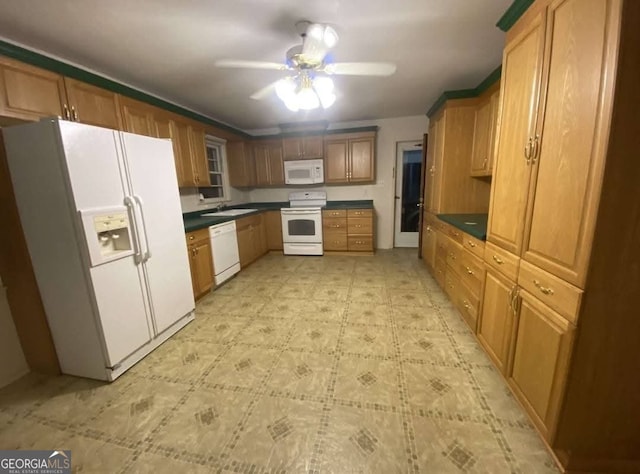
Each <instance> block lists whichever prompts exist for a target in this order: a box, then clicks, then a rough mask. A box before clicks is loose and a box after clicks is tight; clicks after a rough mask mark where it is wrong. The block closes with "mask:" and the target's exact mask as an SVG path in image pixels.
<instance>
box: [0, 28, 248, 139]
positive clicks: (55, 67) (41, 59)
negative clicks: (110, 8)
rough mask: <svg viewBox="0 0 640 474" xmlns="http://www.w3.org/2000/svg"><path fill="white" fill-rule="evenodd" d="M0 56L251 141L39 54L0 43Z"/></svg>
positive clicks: (242, 134) (193, 114)
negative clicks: (144, 103)
mask: <svg viewBox="0 0 640 474" xmlns="http://www.w3.org/2000/svg"><path fill="white" fill-rule="evenodd" d="M0 54H2V55H3V56H7V57H10V58H13V59H17V60H18V61H22V62H24V63H27V64H31V65H32V66H37V67H40V68H42V69H46V70H48V71H52V72H56V73H58V74H62V75H63V76H67V77H71V78H73V79H77V80H79V81H83V82H86V83H88V84H92V85H94V86H97V87H101V88H103V89H106V90H109V91H111V92H115V93H117V94H122V95H125V96H127V97H130V98H132V99H136V100H140V101H142V102H146V103H147V104H150V105H154V106H156V107H159V108H161V109H164V110H168V111H169V112H174V113H177V114H179V115H182V116H184V117H188V118H190V119H193V120H197V121H199V122H202V123H205V124H207V125H211V126H213V127H216V128H219V129H221V130H225V131H227V132H231V133H234V134H236V135H238V136H240V137H244V138H250V137H251V135H249V134H248V133H246V132H244V131H242V130H239V129H237V128H234V127H232V126H230V125H227V124H224V123H220V122H218V121H216V120H213V119H210V118H209V117H205V116H204V115H200V114H198V113H196V112H192V111H191V110H188V109H184V108H182V107H180V106H178V105H175V104H172V103H170V102H166V101H164V100H162V99H159V98H157V97H154V96H152V95H149V94H146V93H144V92H141V91H139V90H136V89H133V88H131V87H128V86H125V85H124V84H120V83H118V82H115V81H112V80H111V79H107V78H105V77H102V76H99V75H97V74H94V73H92V72H89V71H85V70H84V69H80V68H78V67H76V66H72V65H70V64H66V63H63V62H62V61H58V60H57V59H53V58H49V57H47V56H44V55H42V54H40V53H36V52H35V51H31V50H28V49H25V48H22V47H20V46H17V45H15V44H11V43H7V42H6V41H2V40H0Z"/></svg>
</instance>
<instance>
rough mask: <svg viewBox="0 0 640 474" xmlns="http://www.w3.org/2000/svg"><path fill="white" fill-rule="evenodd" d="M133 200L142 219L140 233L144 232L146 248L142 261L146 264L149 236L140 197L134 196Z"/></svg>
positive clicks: (148, 252) (149, 251)
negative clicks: (138, 208)
mask: <svg viewBox="0 0 640 474" xmlns="http://www.w3.org/2000/svg"><path fill="white" fill-rule="evenodd" d="M133 199H135V201H136V202H137V203H138V206H139V207H140V217H142V231H143V232H144V242H145V247H146V250H145V252H144V257H143V260H142V261H143V262H146V261H147V260H149V259H150V258H151V249H150V248H149V234H148V233H147V223H146V221H145V219H144V207H143V204H142V199H141V198H140V196H138V195H137V194H134V195H133Z"/></svg>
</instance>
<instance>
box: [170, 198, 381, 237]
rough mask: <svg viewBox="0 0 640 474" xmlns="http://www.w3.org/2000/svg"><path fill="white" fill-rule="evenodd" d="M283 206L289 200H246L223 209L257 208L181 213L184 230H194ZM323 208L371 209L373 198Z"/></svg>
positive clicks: (328, 202) (333, 204) (330, 202)
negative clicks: (231, 212)
mask: <svg viewBox="0 0 640 474" xmlns="http://www.w3.org/2000/svg"><path fill="white" fill-rule="evenodd" d="M283 207H289V201H284V202H248V203H246V204H236V205H233V206H229V207H225V209H257V210H256V211H255V212H248V213H246V214H242V215H240V216H221V217H214V216H207V217H201V214H208V213H210V212H214V210H213V209H203V210H201V211H193V212H186V213H184V214H182V220H183V222H184V231H185V232H193V231H194V230H198V229H204V228H205V227H209V226H212V225H216V224H222V223H224V222H230V221H235V220H236V219H240V218H242V217H246V216H252V215H254V214H258V213H260V212H263V211H278V210H280V209H282V208H283ZM324 209H373V200H362V201H327V205H326V206H325V207H324Z"/></svg>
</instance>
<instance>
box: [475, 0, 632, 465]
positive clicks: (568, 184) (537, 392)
mask: <svg viewBox="0 0 640 474" xmlns="http://www.w3.org/2000/svg"><path fill="white" fill-rule="evenodd" d="M639 24H640V2H637V1H635V0H537V1H535V2H534V3H533V4H532V5H531V6H530V7H529V9H528V10H527V11H526V12H525V13H524V15H523V16H522V17H521V18H520V19H519V20H518V22H517V23H515V25H514V26H513V28H511V30H510V31H509V32H508V33H507V43H506V47H505V51H504V56H503V73H502V79H501V80H502V89H501V101H500V104H501V106H500V112H499V118H498V131H497V145H496V150H497V152H496V168H495V170H494V175H493V186H492V193H491V204H490V210H489V225H488V239H487V240H488V243H487V247H486V252H485V262H486V265H487V269H488V270H487V271H488V273H490V274H491V275H494V276H493V277H492V278H489V276H488V277H487V284H486V285H485V289H484V305H483V308H482V312H481V316H480V321H479V326H478V338H479V340H480V342H481V343H482V344H483V346H484V347H485V348H486V349H487V351H488V352H489V354H490V355H491V356H492V358H493V359H494V361H496V363H497V365H498V366H499V368H500V370H501V371H502V372H503V373H504V375H505V377H506V378H507V380H508V382H509V384H510V386H511V388H512V389H513V391H514V393H515V394H516V396H517V398H518V399H519V400H520V401H521V403H522V404H523V406H524V407H525V408H526V409H527V411H528V412H529V414H530V415H531V418H532V420H533V421H534V423H535V425H536V426H537V428H538V429H539V431H540V432H541V434H542V435H543V437H544V438H545V439H546V441H547V442H548V443H549V445H550V446H551V447H552V449H553V451H554V453H555V455H556V456H557V459H558V460H559V462H560V463H561V464H562V465H563V467H564V468H565V469H566V472H575V473H577V472H640V450H639V449H638V446H640V380H639V377H638V376H637V374H639V373H640V352H639V351H638V346H639V342H640V317H638V315H639V314H640V310H638V304H637V301H638V296H639V295H640V271H638V268H640V225H639V223H640V192H639V189H640V184H639V183H640V160H638V158H637V150H638V149H640V113H639V112H638V110H639V108H638V103H639V96H638V90H639V89H638V84H640V33H639V31H640V29H638V27H637V25H639ZM490 281H491V282H494V283H495V284H489V282H490Z"/></svg>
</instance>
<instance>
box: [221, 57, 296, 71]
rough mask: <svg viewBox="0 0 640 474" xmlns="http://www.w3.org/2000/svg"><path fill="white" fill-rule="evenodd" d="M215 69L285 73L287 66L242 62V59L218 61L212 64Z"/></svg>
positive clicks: (263, 62)
mask: <svg viewBox="0 0 640 474" xmlns="http://www.w3.org/2000/svg"><path fill="white" fill-rule="evenodd" d="M214 64H215V65H216V66H217V67H233V68H249V69H274V70H282V71H286V70H287V66H286V65H285V64H282V63H272V62H268V61H244V60H242V59H219V60H218V61H216V62H215V63H214Z"/></svg>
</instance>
